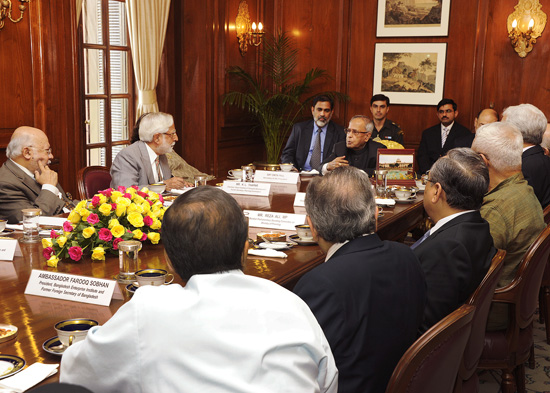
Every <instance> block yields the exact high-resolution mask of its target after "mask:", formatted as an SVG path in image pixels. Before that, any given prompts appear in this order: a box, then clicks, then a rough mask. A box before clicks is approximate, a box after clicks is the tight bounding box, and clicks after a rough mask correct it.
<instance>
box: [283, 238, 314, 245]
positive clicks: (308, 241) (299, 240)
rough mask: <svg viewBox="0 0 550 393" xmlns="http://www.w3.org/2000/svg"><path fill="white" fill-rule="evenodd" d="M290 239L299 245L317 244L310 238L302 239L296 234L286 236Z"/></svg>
mask: <svg viewBox="0 0 550 393" xmlns="http://www.w3.org/2000/svg"><path fill="white" fill-rule="evenodd" d="M288 238H289V239H290V240H292V241H293V242H294V243H298V244H299V245H300V246H314V245H316V244H317V242H316V241H315V240H313V239H311V240H302V239H300V237H298V235H290V236H289V237H288Z"/></svg>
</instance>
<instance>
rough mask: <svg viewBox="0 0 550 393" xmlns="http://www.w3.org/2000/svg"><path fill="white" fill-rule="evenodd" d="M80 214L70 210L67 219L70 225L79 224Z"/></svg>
mask: <svg viewBox="0 0 550 393" xmlns="http://www.w3.org/2000/svg"><path fill="white" fill-rule="evenodd" d="M81 218H82V217H80V214H78V213H77V211H76V208H75V209H74V210H71V212H70V213H69V217H67V219H68V220H69V221H70V222H71V224H78V223H79V222H80V219H81Z"/></svg>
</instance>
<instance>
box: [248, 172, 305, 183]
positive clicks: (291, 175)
mask: <svg viewBox="0 0 550 393" xmlns="http://www.w3.org/2000/svg"><path fill="white" fill-rule="evenodd" d="M298 180H300V174H299V173H298V172H276V171H260V170H258V171H256V172H254V181H255V182H256V181H259V182H267V183H285V184H296V183H298Z"/></svg>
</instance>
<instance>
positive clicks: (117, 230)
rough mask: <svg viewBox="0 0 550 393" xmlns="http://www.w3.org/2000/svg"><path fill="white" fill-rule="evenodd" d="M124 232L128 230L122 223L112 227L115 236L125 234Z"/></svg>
mask: <svg viewBox="0 0 550 393" xmlns="http://www.w3.org/2000/svg"><path fill="white" fill-rule="evenodd" d="M124 232H126V230H125V229H124V227H123V226H122V225H120V224H117V225H115V226H113V227H112V228H111V233H112V234H113V236H114V237H121V236H122V235H124Z"/></svg>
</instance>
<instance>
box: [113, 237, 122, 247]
mask: <svg viewBox="0 0 550 393" xmlns="http://www.w3.org/2000/svg"><path fill="white" fill-rule="evenodd" d="M121 241H122V238H121V237H117V238H116V239H115V240H113V250H118V243H120V242H121Z"/></svg>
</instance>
